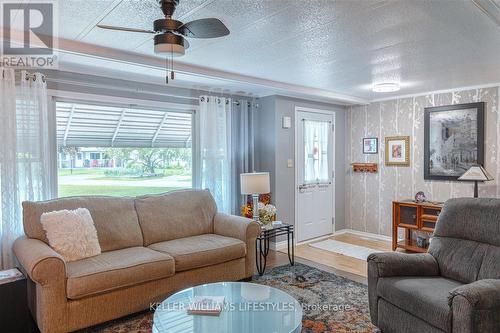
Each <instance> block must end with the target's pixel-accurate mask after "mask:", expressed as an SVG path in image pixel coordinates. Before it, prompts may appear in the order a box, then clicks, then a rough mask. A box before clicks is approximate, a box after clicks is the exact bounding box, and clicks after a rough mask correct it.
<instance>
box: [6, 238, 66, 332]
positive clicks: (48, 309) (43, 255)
mask: <svg viewBox="0 0 500 333" xmlns="http://www.w3.org/2000/svg"><path fill="white" fill-rule="evenodd" d="M13 251H14V254H15V256H16V257H17V260H18V261H19V262H20V264H21V266H22V267H23V268H24V270H25V271H26V273H27V274H28V276H29V277H30V279H31V280H32V281H33V282H34V283H35V290H33V291H32V292H31V293H28V297H30V299H29V301H28V304H29V305H30V306H29V307H30V311H31V314H32V315H33V317H34V318H35V320H36V322H37V325H38V328H39V329H40V331H41V332H54V333H56V332H67V329H66V328H67V325H68V311H67V296H66V263H65V262H64V259H63V258H62V257H61V256H60V255H59V254H58V253H57V252H56V251H54V250H53V249H52V248H51V247H50V246H48V245H47V244H45V243H44V242H42V241H39V240H38V239H33V238H26V237H20V238H18V239H16V241H15V242H14V246H13Z"/></svg>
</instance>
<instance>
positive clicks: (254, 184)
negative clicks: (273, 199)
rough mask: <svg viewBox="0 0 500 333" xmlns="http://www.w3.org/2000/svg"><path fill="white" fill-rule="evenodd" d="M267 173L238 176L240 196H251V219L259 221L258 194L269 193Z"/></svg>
mask: <svg viewBox="0 0 500 333" xmlns="http://www.w3.org/2000/svg"><path fill="white" fill-rule="evenodd" d="M269 183H270V181H269V172H253V173H242V174H240V184H241V194H247V195H248V194H250V195H252V201H253V202H252V212H253V219H254V220H255V221H257V222H258V221H259V194H266V193H269V192H271V189H270V184H269Z"/></svg>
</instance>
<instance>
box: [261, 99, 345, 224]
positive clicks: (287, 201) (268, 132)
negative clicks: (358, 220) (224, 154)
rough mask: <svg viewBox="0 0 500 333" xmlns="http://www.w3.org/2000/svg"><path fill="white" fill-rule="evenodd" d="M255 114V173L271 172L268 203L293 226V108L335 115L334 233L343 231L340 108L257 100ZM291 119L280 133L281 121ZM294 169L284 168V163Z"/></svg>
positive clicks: (342, 125)
mask: <svg viewBox="0 0 500 333" xmlns="http://www.w3.org/2000/svg"><path fill="white" fill-rule="evenodd" d="M259 104H260V108H259V110H258V114H257V124H258V125H257V128H258V130H259V131H260V132H259V133H258V135H257V137H258V141H257V142H256V154H257V155H258V157H257V159H256V161H257V164H256V165H257V167H258V170H257V171H269V172H271V190H272V200H273V202H274V203H275V204H276V208H277V209H278V218H279V219H280V220H282V221H284V222H287V223H292V224H295V165H296V161H295V146H294V144H295V128H294V125H295V108H296V107H306V108H313V109H321V110H331V111H332V112H334V113H335V123H336V130H335V168H336V179H335V215H336V216H335V229H336V230H340V229H344V228H345V175H344V172H343V171H344V166H345V163H346V162H345V115H346V108H345V107H343V106H338V105H332V104H324V103H314V102H308V101H304V100H300V99H294V98H288V97H283V96H270V97H265V98H261V99H260V102H259ZM284 116H289V117H291V118H292V128H289V129H283V128H282V126H281V124H282V118H283V117H284ZM288 159H292V160H293V161H294V167H292V168H288V167H287V160H288Z"/></svg>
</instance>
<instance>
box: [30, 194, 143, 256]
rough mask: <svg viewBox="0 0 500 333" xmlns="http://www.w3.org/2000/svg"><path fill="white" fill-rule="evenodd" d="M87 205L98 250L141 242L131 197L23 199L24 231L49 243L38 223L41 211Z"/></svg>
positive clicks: (135, 244)
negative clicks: (97, 239)
mask: <svg viewBox="0 0 500 333" xmlns="http://www.w3.org/2000/svg"><path fill="white" fill-rule="evenodd" d="M77 208H87V209H88V210H89V212H90V215H91V216H92V219H93V220H94V225H95V228H96V230H97V237H98V238H99V244H100V246H101V250H102V251H103V252H105V251H113V250H118V249H123V248H126V247H133V246H142V245H143V240H142V232H141V227H140V226H139V221H138V220H137V213H136V211H135V207H134V199H132V198H115V197H104V196H102V197H97V196H89V197H70V198H61V199H55V200H49V201H39V202H30V201H26V202H23V225H24V233H25V234H26V236H28V237H29V238H36V239H38V240H41V241H43V242H45V243H47V244H48V243H49V242H48V240H47V236H46V235H45V231H44V230H43V228H42V224H41V223H40V217H41V216H42V214H43V213H48V212H52V211H56V210H64V209H68V210H72V209H77Z"/></svg>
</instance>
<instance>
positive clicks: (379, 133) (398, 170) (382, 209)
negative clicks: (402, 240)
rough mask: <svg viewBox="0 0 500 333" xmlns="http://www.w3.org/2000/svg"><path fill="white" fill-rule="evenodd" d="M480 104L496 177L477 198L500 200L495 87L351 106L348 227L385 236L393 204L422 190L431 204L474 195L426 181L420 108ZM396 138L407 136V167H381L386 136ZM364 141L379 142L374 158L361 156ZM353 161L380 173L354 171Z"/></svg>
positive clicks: (465, 186) (462, 187)
mask: <svg viewBox="0 0 500 333" xmlns="http://www.w3.org/2000/svg"><path fill="white" fill-rule="evenodd" d="M479 101H484V102H486V120H485V128H486V136H485V137H486V142H485V153H486V163H485V167H486V169H487V170H488V171H489V172H490V173H491V174H492V175H493V177H494V178H495V179H496V180H495V181H492V182H487V183H485V184H481V185H480V192H479V195H480V196H482V197H499V196H500V186H498V185H499V184H500V182H499V180H498V179H499V178H500V166H498V162H499V161H500V150H499V149H498V148H499V147H500V117H499V115H498V111H499V109H498V105H499V87H491V88H483V89H470V90H457V91H452V92H446V93H430V94H427V95H422V96H416V97H409V98H399V99H394V100H388V101H382V102H376V103H371V104H369V105H365V106H355V107H350V111H348V114H347V118H346V122H347V123H346V128H347V133H348V134H347V135H348V138H347V140H346V153H347V158H346V165H345V171H346V176H347V177H346V184H347V186H346V209H345V211H346V221H347V223H346V227H347V228H351V229H354V230H359V231H365V232H370V233H375V234H382V235H387V236H389V235H390V234H391V224H392V201H393V200H402V199H410V198H413V197H414V196H415V193H416V192H418V191H424V192H425V193H426V195H427V198H428V199H429V200H433V201H446V200H447V199H449V198H452V197H462V196H466V197H470V196H472V195H473V187H472V185H471V184H469V183H461V182H450V181H426V180H424V170H423V164H424V150H423V149H424V108H425V107H429V106H441V105H449V104H461V103H472V102H479ZM398 135H402V136H410V143H411V147H410V153H411V156H410V158H411V160H410V162H411V165H410V167H386V166H385V165H384V156H385V144H384V138H385V137H387V136H398ZM364 137H378V138H379V154H378V155H363V153H362V139H363V138H364ZM353 162H376V163H378V165H379V172H378V173H376V174H366V173H353V172H352V169H351V166H350V163H353Z"/></svg>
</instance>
